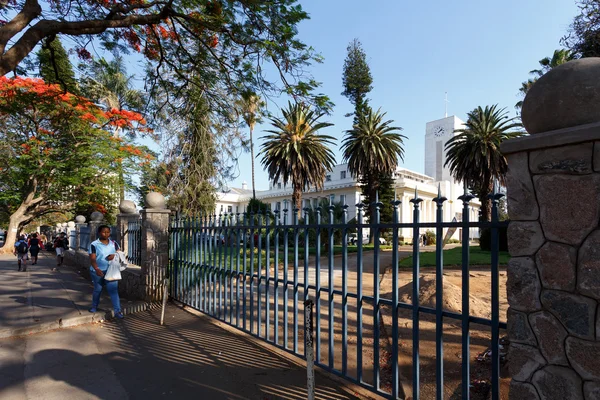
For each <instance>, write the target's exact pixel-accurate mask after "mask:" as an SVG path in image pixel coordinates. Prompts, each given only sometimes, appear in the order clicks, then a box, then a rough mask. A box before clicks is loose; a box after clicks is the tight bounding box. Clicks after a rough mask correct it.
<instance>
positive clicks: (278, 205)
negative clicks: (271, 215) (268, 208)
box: [276, 201, 281, 211]
mask: <svg viewBox="0 0 600 400" xmlns="http://www.w3.org/2000/svg"><path fill="white" fill-rule="evenodd" d="M276 210H277V211H281V202H280V201H278V202H277V208H276Z"/></svg>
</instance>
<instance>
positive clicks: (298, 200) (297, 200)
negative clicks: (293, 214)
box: [292, 185, 302, 219]
mask: <svg viewBox="0 0 600 400" xmlns="http://www.w3.org/2000/svg"><path fill="white" fill-rule="evenodd" d="M292 203H293V204H294V206H295V207H296V208H297V209H298V219H300V218H302V188H301V187H300V186H298V185H294V192H293V193H292Z"/></svg>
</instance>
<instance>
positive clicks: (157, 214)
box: [141, 192, 171, 301]
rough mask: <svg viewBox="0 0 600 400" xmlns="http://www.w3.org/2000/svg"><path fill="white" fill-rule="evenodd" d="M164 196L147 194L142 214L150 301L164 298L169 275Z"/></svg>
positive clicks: (167, 213)
mask: <svg viewBox="0 0 600 400" xmlns="http://www.w3.org/2000/svg"><path fill="white" fill-rule="evenodd" d="M164 204H165V201H164V197H162V195H160V194H159V193H155V192H150V193H149V194H148V195H147V196H146V207H147V208H145V209H144V210H142V211H141V216H142V261H141V264H142V265H141V267H142V274H143V275H144V278H145V284H146V298H147V300H148V301H159V300H160V299H161V298H162V291H161V288H162V284H163V281H164V279H165V278H166V276H167V266H168V264H169V216H170V215H171V211H170V210H167V209H166V208H164V207H165V206H164Z"/></svg>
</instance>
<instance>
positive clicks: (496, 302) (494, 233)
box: [491, 183, 504, 400]
mask: <svg viewBox="0 0 600 400" xmlns="http://www.w3.org/2000/svg"><path fill="white" fill-rule="evenodd" d="M503 196H504V195H503V194H502V193H498V192H497V185H496V183H494V193H493V194H492V196H491V200H492V226H491V240H492V246H491V247H492V249H491V250H492V260H491V261H492V265H491V268H492V326H491V328H492V344H491V347H492V400H498V399H499V398H500V382H499V377H500V354H499V341H500V337H499V335H500V326H499V325H500V277H499V268H498V263H499V260H498V252H499V251H500V246H499V238H498V200H500V199H501V198H502V197H503Z"/></svg>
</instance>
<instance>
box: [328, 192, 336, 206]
mask: <svg viewBox="0 0 600 400" xmlns="http://www.w3.org/2000/svg"><path fill="white" fill-rule="evenodd" d="M334 201H335V194H330V195H329V203H331V204H333V202H334Z"/></svg>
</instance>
